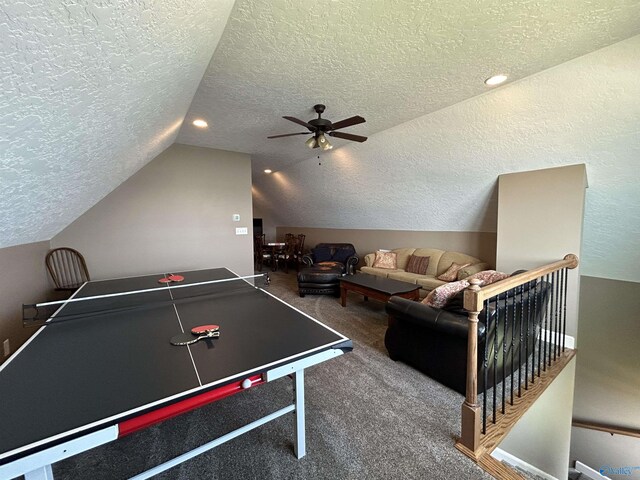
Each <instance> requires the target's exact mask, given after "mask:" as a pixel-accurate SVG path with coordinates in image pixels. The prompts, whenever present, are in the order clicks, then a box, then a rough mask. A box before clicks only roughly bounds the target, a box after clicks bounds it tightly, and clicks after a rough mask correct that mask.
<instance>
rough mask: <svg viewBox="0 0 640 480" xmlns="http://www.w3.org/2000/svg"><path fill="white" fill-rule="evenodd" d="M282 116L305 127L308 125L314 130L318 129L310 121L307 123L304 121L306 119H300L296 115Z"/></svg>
mask: <svg viewBox="0 0 640 480" xmlns="http://www.w3.org/2000/svg"><path fill="white" fill-rule="evenodd" d="M282 118H285V119H287V120H289V121H290V122H293V123H297V124H298V125H302V126H303V127H307V128H308V129H309V130H311V131H312V132H313V131H315V130H316V127H314V126H313V125H311V124H310V123H307V122H304V121H302V120H300V119H299V118H296V117H282Z"/></svg>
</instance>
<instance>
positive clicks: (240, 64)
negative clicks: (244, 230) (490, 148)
mask: <svg viewBox="0 0 640 480" xmlns="http://www.w3.org/2000/svg"><path fill="white" fill-rule="evenodd" d="M638 18H640V2H638V1H637V0H634V1H611V0H609V1H606V0H590V1H580V2H564V1H562V2H558V1H556V0H537V1H529V0H516V1H513V0H512V1H505V0H493V1H482V2H460V1H457V0H455V1H418V0H403V1H385V2H380V1H371V0H350V1H329V0H319V1H314V2H308V1H302V2H301V1H300V0H237V1H236V5H235V8H234V9H233V11H232V13H231V16H230V19H229V22H228V24H227V28H226V29H225V32H224V34H223V36H222V38H221V40H220V43H219V45H218V48H217V50H216V52H215V54H214V56H213V58H212V61H211V63H210V64H209V67H208V69H207V71H206V73H205V76H204V78H203V80H202V83H201V84H200V87H199V88H198V91H197V92H196V95H195V97H194V99H193V102H192V104H191V107H190V109H189V112H188V114H187V116H186V119H185V120H186V121H185V123H184V124H183V126H182V128H181V130H180V134H179V136H178V139H177V141H178V142H180V143H187V144H193V145H200V146H210V147H215V148H220V149H225V150H233V151H240V152H245V153H250V154H252V160H253V174H254V178H255V176H256V174H258V173H259V172H261V171H262V169H264V168H267V167H268V168H272V169H274V170H280V169H282V168H285V167H286V166H288V165H291V164H294V163H296V162H299V161H301V160H305V159H307V158H310V157H311V156H312V155H313V154H312V153H311V152H310V151H309V150H308V149H307V148H306V147H305V146H304V141H305V140H306V138H307V137H305V136H294V137H289V138H280V139H272V140H267V139H266V137H267V136H269V135H276V134H283V133H294V132H304V131H305V129H304V127H299V126H297V125H295V124H294V123H291V122H289V121H287V120H284V119H282V118H281V117H282V116H283V115H290V116H294V117H297V118H300V119H302V120H309V119H311V118H314V117H315V114H314V112H313V110H312V106H313V105H314V104H316V103H324V104H326V105H327V111H326V112H325V114H324V117H326V118H328V119H330V120H332V121H334V122H335V121H337V120H341V119H343V118H346V117H349V116H352V115H362V116H364V117H365V118H366V119H367V123H365V124H362V125H358V126H355V127H351V128H346V129H344V131H345V132H350V133H355V134H359V135H372V134H375V133H377V132H381V131H383V130H386V129H388V128H390V127H393V126H396V125H398V124H401V123H403V122H406V121H409V120H411V119H414V118H417V117H420V116H422V115H424V114H427V113H430V112H433V111H436V110H439V109H441V108H443V107H446V106H449V105H452V104H455V103H458V102H461V101H463V100H465V99H468V98H470V97H473V96H476V95H479V94H482V93H484V92H486V91H487V90H488V87H486V86H485V85H484V84H483V80H484V79H486V78H487V77H489V76H490V75H492V74H495V73H499V72H505V73H508V74H509V77H510V81H513V80H516V79H520V78H522V77H525V76H528V75H531V74H534V73H536V72H539V71H541V70H544V69H547V68H549V67H552V66H554V65H557V64H560V63H563V62H565V61H567V60H569V59H572V58H575V57H578V56H580V55H583V54H585V53H588V52H591V51H594V50H596V49H599V48H601V47H604V46H606V45H609V44H612V43H614V42H617V41H619V40H622V39H626V38H629V37H631V36H633V35H635V34H637V33H640V22H638ZM200 117H202V118H205V119H206V120H207V121H208V122H209V128H208V129H207V130H199V129H197V128H195V127H193V126H192V125H191V121H192V120H193V119H194V118H200ZM330 140H331V142H332V143H334V145H335V146H336V147H339V146H343V145H346V144H349V143H350V142H348V141H345V140H339V139H335V138H332V139H330ZM314 153H315V152H314Z"/></svg>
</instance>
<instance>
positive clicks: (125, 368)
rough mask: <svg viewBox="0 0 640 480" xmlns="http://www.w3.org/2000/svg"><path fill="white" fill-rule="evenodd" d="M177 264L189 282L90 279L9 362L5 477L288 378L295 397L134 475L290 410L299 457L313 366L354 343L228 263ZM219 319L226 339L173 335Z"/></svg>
mask: <svg viewBox="0 0 640 480" xmlns="http://www.w3.org/2000/svg"><path fill="white" fill-rule="evenodd" d="M176 273H177V274H179V275H181V276H183V277H184V280H183V281H182V282H179V283H173V282H170V283H167V284H162V285H161V284H159V283H158V280H159V278H160V277H164V276H167V275H169V274H159V275H146V276H140V277H131V278H123V279H116V280H103V281H92V282H87V283H85V284H84V285H83V286H82V287H81V288H80V289H79V290H78V291H77V292H76V293H75V294H74V295H73V296H72V297H71V299H69V300H67V301H66V302H65V303H64V304H63V305H62V306H61V307H60V308H59V309H58V310H57V312H56V313H55V315H53V316H52V317H51V318H49V319H48V320H47V321H46V323H45V325H44V326H42V327H40V329H39V330H38V331H37V332H36V333H35V334H34V335H33V336H32V337H31V338H30V339H29V340H28V341H27V342H26V343H25V344H24V345H23V346H22V347H21V348H19V349H18V350H17V351H16V352H15V353H14V354H13V355H12V356H11V357H10V358H9V359H8V360H7V361H6V362H5V363H4V364H3V365H0V429H1V431H0V433H1V434H0V479H5V478H6V479H10V478H14V477H16V476H19V475H25V478H26V479H27V480H33V479H52V478H53V470H52V468H51V465H52V464H53V463H55V462H57V461H60V460H62V459H65V458H68V457H71V456H73V455H76V454H78V453H81V452H83V451H86V450H88V449H90V448H93V447H96V446H98V445H102V444H105V443H107V442H111V441H114V440H116V439H118V438H120V437H123V436H125V435H128V434H130V433H133V432H135V431H137V430H140V429H142V428H145V427H147V426H149V425H153V424H155V423H157V422H160V421H162V420H165V419H167V418H170V417H173V416H176V415H179V414H181V413H184V412H187V411H190V410H192V409H194V408H198V407H200V406H203V405H205V404H208V403H211V402H213V401H216V400H218V399H220V398H224V397H227V396H229V395H232V394H234V393H237V392H241V391H243V390H245V389H247V388H255V387H257V386H259V385H260V384H263V383H265V382H270V381H272V380H275V379H278V378H282V377H286V376H289V377H291V378H292V380H293V387H294V388H293V390H294V395H293V396H294V398H293V403H292V404H291V405H288V406H286V407H284V408H282V409H280V410H277V411H275V412H273V413H271V414H269V415H267V416H265V417H263V418H261V419H259V420H255V421H253V422H251V423H248V424H247V425H245V426H243V427H241V428H239V429H237V430H234V431H232V432H229V433H227V434H226V435H223V436H222V437H219V438H217V439H213V440H212V441H210V442H208V443H206V444H204V445H202V446H201V447H198V448H196V449H195V450H192V451H190V452H186V453H184V454H182V455H180V456H178V457H176V458H174V459H171V460H169V461H167V462H165V463H163V464H161V465H158V466H157V467H155V468H152V469H150V470H147V471H146V472H142V473H140V474H139V475H136V476H135V477H133V478H140V479H142V478H149V477H151V476H153V475H156V474H158V473H160V472H162V471H165V470H167V469H169V468H172V467H173V466H175V465H178V464H179V463H182V462H184V461H187V460H188V459H190V458H193V457H194V456H196V455H199V454H201V453H204V452H205V451H207V450H210V449H211V448H214V447H216V446H218V445H219V444H221V443H224V442H226V441H228V440H231V439H232V438H235V437H236V436H238V435H240V434H242V433H244V432H247V431H249V430H252V429H254V428H256V427H259V426H260V425H263V424H264V423H266V422H268V421H271V420H274V419H276V418H278V417H280V416H282V415H285V414H287V413H290V412H294V413H295V426H296V429H295V432H296V439H295V442H294V450H295V454H296V456H297V457H298V458H301V457H303V456H304V455H305V433H304V428H305V425H304V422H305V415H304V370H305V368H307V367H310V366H313V365H316V364H319V363H321V362H324V361H326V360H329V359H331V358H334V357H337V356H339V355H341V354H343V353H345V352H348V351H350V350H351V349H352V347H353V345H352V342H351V340H349V339H348V338H347V337H345V336H343V335H341V334H340V333H338V332H336V331H334V330H332V329H331V328H329V327H327V326H325V325H323V324H322V323H320V322H318V321H317V320H315V319H313V318H312V317H310V316H308V315H306V314H304V313H302V312H301V311H299V310H297V309H295V308H294V307H292V306H290V305H288V304H286V303H285V302H283V301H281V300H279V299H278V298H276V297H274V296H273V295H271V294H270V293H269V292H267V291H265V290H264V289H262V288H259V286H256V285H253V284H252V283H251V281H249V279H248V277H239V276H238V275H236V274H234V273H233V272H231V271H229V270H227V269H225V268H216V269H207V270H197V271H188V272H176ZM260 282H261V280H260V279H258V280H257V281H256V284H259V283H260ZM132 292H137V293H135V294H132ZM211 323H213V324H216V325H219V332H220V337H219V338H214V339H206V340H205V341H198V342H197V343H194V344H191V345H188V346H176V345H172V344H171V343H170V339H171V338H172V337H173V336H175V335H176V334H180V333H181V332H189V331H190V329H191V328H193V327H195V326H198V325H203V324H211Z"/></svg>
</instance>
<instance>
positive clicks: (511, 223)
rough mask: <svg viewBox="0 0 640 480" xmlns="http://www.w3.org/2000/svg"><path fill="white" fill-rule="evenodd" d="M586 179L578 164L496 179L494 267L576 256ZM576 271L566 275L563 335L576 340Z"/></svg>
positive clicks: (537, 263)
mask: <svg viewBox="0 0 640 480" xmlns="http://www.w3.org/2000/svg"><path fill="white" fill-rule="evenodd" d="M586 187H587V176H586V169H585V166H584V165H571V166H568V167H558V168H548V169H544V170H535V171H531V172H521V173H511V174H507V175H500V177H499V179H498V234H497V240H496V241H497V248H496V266H497V269H498V270H501V271H505V272H508V271H513V270H516V269H518V268H527V269H529V268H533V267H538V266H541V265H544V264H547V263H551V262H555V261H556V260H560V259H562V258H564V256H565V255H566V254H568V253H573V254H576V255H578V257H580V256H581V246H582V222H583V218H584V202H585V189H586ZM579 276H580V266H578V268H576V269H574V270H570V271H569V275H568V293H567V335H570V336H572V337H576V336H577V329H578V327H577V325H578V314H577V312H578V292H579V288H580V286H579V284H580V282H579V278H580V277H579Z"/></svg>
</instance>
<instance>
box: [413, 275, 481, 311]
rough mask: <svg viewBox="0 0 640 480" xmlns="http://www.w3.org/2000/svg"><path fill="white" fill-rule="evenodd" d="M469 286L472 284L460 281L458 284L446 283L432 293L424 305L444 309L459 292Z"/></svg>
mask: <svg viewBox="0 0 640 480" xmlns="http://www.w3.org/2000/svg"><path fill="white" fill-rule="evenodd" d="M469 285H470V283H469V282H467V281H466V280H458V281H457V282H450V283H446V284H444V285H441V286H439V287H438V288H436V289H435V290H433V291H431V292H430V293H429V295H427V296H426V297H425V299H424V300H423V301H422V303H424V304H425V305H429V306H431V307H435V308H442V307H444V306H445V305H446V304H447V302H448V301H449V300H450V299H452V298H453V297H454V296H455V295H456V294H457V293H458V292H460V291H461V290H464V289H465V288H467V287H468V286H469Z"/></svg>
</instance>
